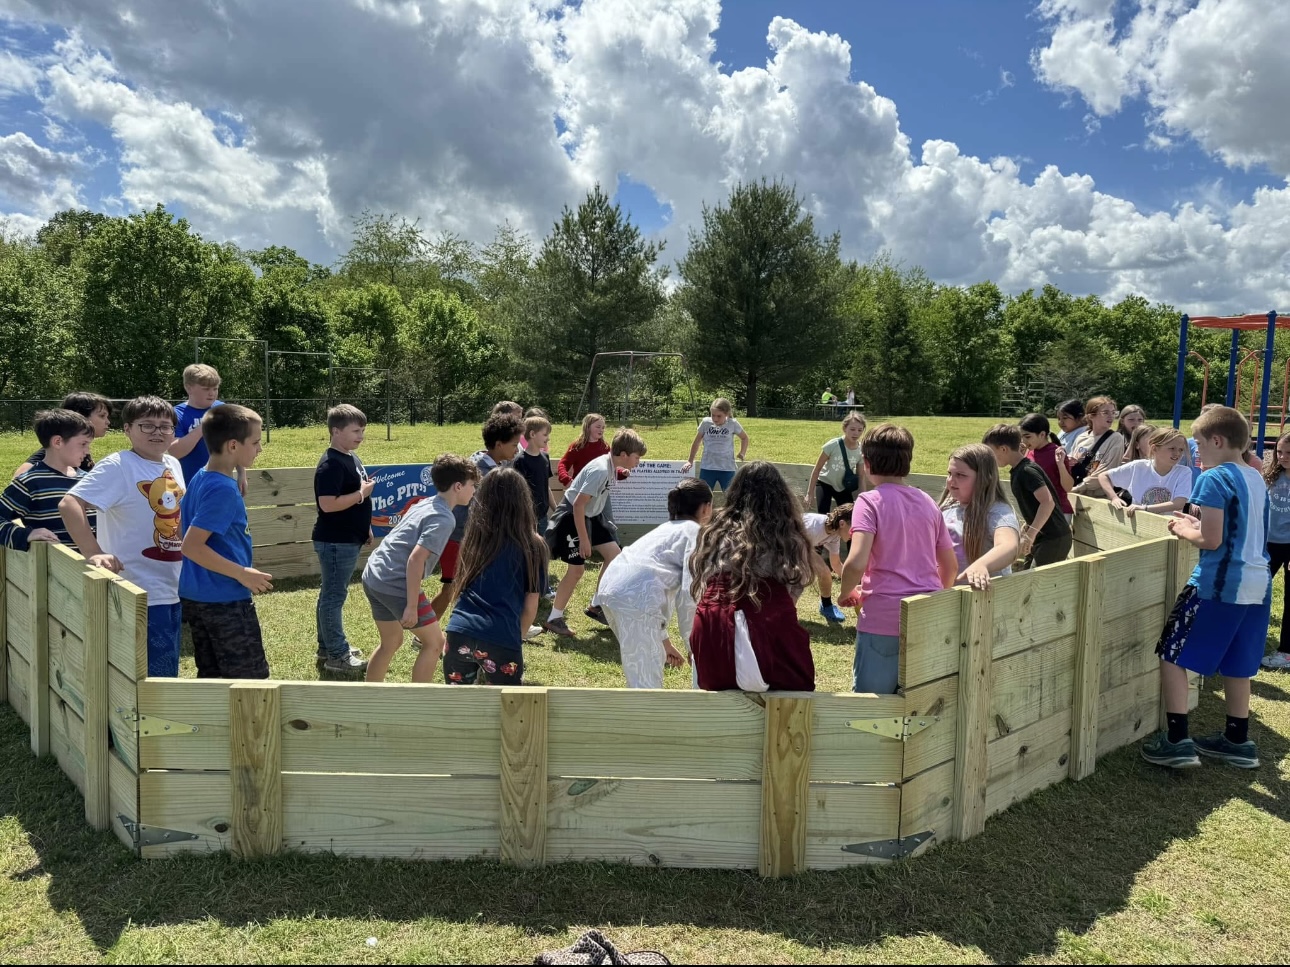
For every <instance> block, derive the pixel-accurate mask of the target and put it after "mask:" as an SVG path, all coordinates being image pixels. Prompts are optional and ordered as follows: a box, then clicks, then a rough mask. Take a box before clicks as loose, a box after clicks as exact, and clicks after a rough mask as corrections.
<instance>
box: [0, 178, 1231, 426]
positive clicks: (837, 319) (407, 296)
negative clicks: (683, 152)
mask: <svg viewBox="0 0 1290 967" xmlns="http://www.w3.org/2000/svg"><path fill="white" fill-rule="evenodd" d="M840 248H841V239H840V238H839V236H838V235H837V234H833V235H821V233H820V232H819V230H818V229H817V228H816V226H815V223H814V219H813V218H812V216H811V215H810V214H809V212H808V211H807V210H806V209H805V207H804V205H803V202H802V199H801V198H800V197H799V196H798V194H797V192H796V189H795V188H793V187H792V186H790V185H788V184H786V183H784V182H782V181H775V182H768V181H758V182H751V183H744V184H740V185H737V186H736V187H735V188H734V189H733V190H732V191H731V192H730V195H729V197H728V198H727V199H725V200H724V201H723V202H721V203H719V204H716V205H713V206H711V207H705V208H704V210H703V217H702V221H701V224H699V225H697V226H696V227H695V228H694V229H692V230H691V232H690V237H689V247H688V249H687V251H686V252H685V253H684V254H683V255H682V256H681V257H680V258H679V259H678V260H676V262H675V266H674V268H675V276H674V277H673V276H672V274H671V269H672V266H670V265H669V264H668V263H667V262H666V261H665V253H664V251H663V246H662V245H661V244H659V243H656V242H651V241H648V240H646V239H645V238H644V237H643V236H642V234H641V232H640V230H639V228H638V227H637V226H635V225H633V224H632V223H631V221H630V218H629V217H628V216H627V215H626V214H625V213H624V212H623V211H622V209H621V207H620V206H618V205H616V204H613V203H612V202H611V200H610V198H609V197H608V196H606V194H605V193H604V192H603V191H602V190H601V189H600V187H599V186H597V187H596V188H594V189H593V190H592V191H590V192H588V194H587V196H586V198H585V199H584V200H583V201H582V202H581V204H579V205H578V206H577V207H576V208H570V207H566V208H565V210H564V211H563V212H562V214H561V216H560V218H559V220H558V221H556V222H555V224H554V225H552V227H551V229H550V231H549V232H548V233H547V234H546V236H545V237H543V238H542V239H540V240H534V239H532V238H531V237H529V236H527V235H526V234H524V233H522V232H520V231H517V230H516V229H515V228H513V227H512V226H510V225H509V224H506V225H502V226H500V227H499V228H498V230H497V233H496V235H495V237H494V238H493V240H492V241H491V242H489V243H488V244H486V245H474V244H472V243H470V242H469V241H467V240H465V239H463V238H462V237H460V236H457V235H453V234H451V233H441V234H439V235H437V236H433V237H431V236H429V235H427V233H426V232H425V231H424V230H423V228H422V227H421V225H420V224H419V223H418V222H416V221H409V220H408V219H406V218H404V217H401V216H399V215H396V214H388V213H371V212H364V213H363V214H362V215H359V216H357V217H356V218H354V220H353V236H352V241H351V244H350V246H349V248H348V250H347V251H346V252H345V254H344V255H343V256H342V257H341V258H340V259H339V260H338V261H337V262H336V263H335V264H334V265H330V266H323V265H317V264H313V263H310V262H309V261H308V260H307V259H305V258H302V257H301V256H300V255H298V254H297V253H296V252H295V251H293V250H292V249H290V248H286V247H282V246H271V247H269V248H265V249H261V250H243V249H239V248H238V247H237V246H235V245H233V244H231V243H228V242H217V241H211V240H208V239H204V238H202V237H201V236H200V235H199V234H197V233H196V232H194V231H193V230H192V228H191V226H190V225H189V224H188V223H187V221H186V220H185V219H183V218H177V217H175V215H174V214H173V213H171V212H168V211H167V210H166V209H165V208H164V207H162V206H157V207H156V208H154V209H152V210H151V211H141V212H137V213H134V214H130V215H127V216H124V217H109V216H107V215H104V214H101V213H96V212H90V211H76V210H69V211H63V212H60V213H58V214H57V215H55V216H54V217H53V218H51V219H50V220H49V221H48V222H47V223H46V224H45V225H44V226H43V227H41V228H40V229H39V231H37V232H36V234H35V236H34V237H30V238H28V237H19V236H16V235H13V234H4V233H0V397H2V398H9V399H16V398H52V397H58V396H60V395H62V394H63V393H64V392H66V391H68V390H70V389H74V388H75V389H90V390H96V391H98V392H101V393H104V394H106V395H109V396H113V397H127V396H132V395H135V394H137V393H139V392H145V391H151V392H160V393H162V394H165V395H168V396H171V397H176V396H180V395H182V387H181V385H180V373H181V371H182V370H183V368H184V366H185V365H187V364H188V363H190V362H192V361H193V360H194V357H195V352H196V347H197V342H196V340H197V339H199V338H200V339H202V340H203V342H202V343H201V346H202V358H203V359H204V360H209V361H211V362H213V363H215V364H216V365H217V366H218V367H219V368H220V369H221V372H222V373H223V374H224V377H225V387H226V388H225V393H226V395H228V396H230V397H248V398H250V397H255V396H256V395H258V394H261V393H262V387H263V358H262V353H260V352H258V351H256V350H254V349H253V347H252V345H251V344H240V343H237V342H234V341H235V340H247V339H251V340H264V341H265V343H267V345H268V346H269V347H270V348H271V349H273V350H274V351H275V353H274V355H273V357H272V360H271V369H272V376H271V379H272V385H273V390H272V395H273V396H274V397H275V398H283V399H292V398H299V399H305V398H311V397H319V398H321V397H325V396H327V395H328V393H329V392H330V393H335V394H338V395H341V396H345V395H353V394H354V393H355V392H356V390H355V389H354V387H356V386H358V385H359V384H360V383H362V384H363V385H365V386H366V387H367V388H368V392H370V393H373V394H375V395H383V394H384V392H385V390H384V384H383V382H381V385H380V387H379V392H377V390H376V389H374V387H376V384H377V382H380V381H383V380H384V376H383V375H381V374H378V373H373V372H369V370H386V369H388V370H389V371H390V379H391V381H392V384H393V389H392V392H393V393H394V394H395V395H397V396H418V397H426V398H441V397H447V398H453V397H460V398H463V399H479V400H490V401H491V400H495V399H499V398H513V399H519V400H523V401H526V402H528V401H545V400H549V399H552V398H556V397H558V398H561V399H570V398H573V399H576V398H578V397H579V395H580V394H581V392H582V390H583V387H584V383H585V382H586V381H587V375H588V370H589V368H590V366H591V362H592V359H593V358H594V357H595V355H596V354H597V353H600V352H606V351H616V350H638V351H679V352H683V353H684V354H685V357H686V360H687V362H688V365H689V371H690V374H692V376H693V379H694V380H695V382H696V384H697V392H698V394H699V397H700V399H702V400H705V401H706V400H710V399H711V398H712V397H713V396H715V395H724V396H728V397H729V398H731V399H732V400H733V401H734V402H735V405H736V406H737V407H738V408H739V409H740V410H741V411H743V412H746V413H748V414H749V415H754V416H755V415H757V414H758V413H759V412H762V411H767V410H771V411H774V410H776V409H779V408H789V407H800V406H803V405H806V404H808V403H809V402H811V401H813V400H816V399H818V398H819V394H820V392H821V390H822V389H823V388H824V387H825V386H826V385H828V386H832V387H833V388H834V390H835V391H839V392H841V391H843V390H844V389H845V388H846V387H852V388H854V390H855V392H856V395H857V398H858V399H860V400H862V401H864V402H865V403H866V405H867V408H868V409H869V411H870V412H874V413H880V414H891V415H897V414H935V413H944V414H954V413H962V414H968V413H972V414H990V413H996V412H998V410H999V407H1000V402H1001V394H1002V393H1003V392H1004V388H1005V384H1008V383H1024V382H1028V381H1030V380H1032V379H1034V380H1042V381H1043V383H1044V385H1045V387H1046V397H1047V398H1046V399H1045V400H1044V403H1045V405H1047V406H1052V405H1054V404H1055V403H1056V402H1058V401H1059V400H1061V399H1065V398H1068V397H1084V396H1088V395H1091V394H1093V393H1095V392H1109V393H1111V394H1112V395H1113V396H1114V397H1115V398H1116V399H1117V400H1119V401H1120V402H1121V403H1129V402H1134V403H1138V404H1140V405H1142V406H1144V407H1146V409H1147V411H1148V413H1150V414H1152V415H1153V416H1155V415H1156V414H1160V415H1161V416H1163V415H1164V414H1165V413H1167V412H1168V411H1169V410H1170V409H1171V408H1172V402H1173V385H1174V366H1175V359H1176V352H1177V339H1178V312H1177V310H1176V309H1174V308H1173V307H1171V306H1167V305H1161V304H1152V303H1149V302H1147V301H1146V300H1145V299H1143V298H1140V297H1138V296H1130V297H1128V298H1125V299H1123V300H1121V301H1120V302H1118V303H1114V304H1108V303H1105V302H1103V301H1102V300H1101V299H1099V298H1097V297H1096V296H1075V295H1072V294H1069V293H1066V292H1062V291H1061V290H1059V289H1057V288H1055V287H1053V286H1044V287H1043V288H1042V289H1041V290H1038V291H1036V290H1027V291H1025V292H1022V293H1020V294H1018V295H1007V294H1005V293H1003V292H1001V291H1000V290H999V287H998V286H997V285H996V284H995V283H993V282H990V281H981V282H978V283H976V284H974V285H970V286H966V287H960V286H948V285H941V284H938V283H936V282H935V281H933V280H932V279H930V278H929V277H928V276H927V274H926V273H925V272H924V271H923V270H922V269H920V268H918V267H911V266H904V265H901V264H898V263H896V262H895V261H893V260H892V259H891V258H890V257H888V256H887V255H885V254H880V255H878V256H877V257H875V258H874V259H873V260H871V261H869V262H867V263H858V262H855V261H848V260H844V259H843V258H842V257H841V255H840ZM1247 338H1250V337H1247ZM1227 345H1228V343H1227V333H1219V332H1197V333H1194V334H1193V338H1192V347H1193V348H1194V349H1196V350H1198V351H1199V352H1200V353H1201V354H1202V355H1204V356H1206V357H1209V358H1211V359H1214V360H1217V359H1220V358H1221V359H1226V356H1227ZM1251 345H1252V346H1253V345H1254V344H1253V342H1252V343H1251ZM329 356H330V357H331V358H332V359H334V361H335V365H336V366H337V367H341V369H338V370H334V371H333V370H329V368H328V357H329ZM1224 371H1225V368H1224V367H1223V366H1222V365H1221V364H1219V363H1216V370H1215V372H1216V374H1220V375H1216V379H1218V380H1219V381H1220V382H1221V381H1222V379H1223V377H1222V375H1221V372H1224ZM338 373H339V374H341V376H343V377H344V379H343V381H342V383H341V385H340V386H337V379H338V375H337V374H338ZM345 374H348V375H345ZM355 374H358V375H357V376H356V375H355ZM624 379H625V374H624V372H623V371H622V370H621V369H613V368H609V369H607V370H605V371H604V373H603V374H602V375H599V376H598V377H597V378H596V379H595V380H593V385H592V386H591V388H590V389H591V392H590V394H589V395H590V400H591V403H592V405H597V404H598V403H599V401H600V400H601V399H603V398H605V397H606V396H608V397H611V398H612V397H613V395H614V394H615V393H621V392H622V391H623V386H622V383H623V381H624ZM633 379H634V382H633V397H634V398H638V397H640V396H642V395H649V396H651V397H653V398H658V399H663V400H669V399H676V400H678V401H681V400H686V399H688V387H687V385H686V383H687V373H686V372H685V368H684V367H682V366H681V365H680V364H679V363H678V361H676V360H663V359H660V360H657V361H655V362H653V363H651V364H649V365H646V366H643V367H640V368H638V369H637V370H636V371H635V372H634V374H633ZM1200 383H1201V375H1200V369H1199V367H1198V366H1191V367H1189V375H1188V384H1187V389H1188V406H1189V408H1190V409H1194V408H1195V407H1196V406H1198V405H1199V395H1200ZM1219 393H1220V394H1221V388H1220V390H1219ZM1213 395H1214V394H1212V393H1211V398H1213ZM275 415H276V416H277V417H278V421H279V422H285V421H286V420H287V419H288V418H289V417H288V415H287V414H286V413H285V412H283V411H282V407H275Z"/></svg>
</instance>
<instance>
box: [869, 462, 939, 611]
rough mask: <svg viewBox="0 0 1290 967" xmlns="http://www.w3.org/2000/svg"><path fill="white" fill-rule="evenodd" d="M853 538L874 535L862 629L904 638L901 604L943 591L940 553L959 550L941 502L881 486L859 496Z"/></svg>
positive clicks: (917, 492) (896, 486)
mask: <svg viewBox="0 0 1290 967" xmlns="http://www.w3.org/2000/svg"><path fill="white" fill-rule="evenodd" d="M851 533H853V534H855V533H864V534H872V535H873V550H872V551H871V552H870V554H869V567H868V568H867V569H866V570H865V572H864V580H863V581H862V582H861V584H860V586H861V588H862V589H863V590H864V591H865V592H866V595H865V598H864V607H863V610H862V611H861V612H860V621H859V630H860V631H864V632H867V633H869V634H873V635H898V634H900V599H901V598H907V597H909V596H910V595H914V594H929V593H931V592H933V591H940V590H941V573H940V570H939V568H938V567H937V564H936V552H937V551H938V550H939V549H941V548H951V549H952V548H953V547H954V544H953V542H952V541H951V540H950V532H949V528H947V527H946V526H945V519H944V518H943V517H942V516H941V512H940V510H939V509H937V507H936V501H934V500H932V498H931V497H929V496H927V494H925V493H923V492H922V491H921V490H919V489H918V488H917V487H907V486H902V485H901V484H889V483H885V484H879V485H878V486H877V487H875V488H874V489H873V490H869V491H866V492H865V493H862V494H857V495H856V499H855V510H854V511H852V513H851Z"/></svg>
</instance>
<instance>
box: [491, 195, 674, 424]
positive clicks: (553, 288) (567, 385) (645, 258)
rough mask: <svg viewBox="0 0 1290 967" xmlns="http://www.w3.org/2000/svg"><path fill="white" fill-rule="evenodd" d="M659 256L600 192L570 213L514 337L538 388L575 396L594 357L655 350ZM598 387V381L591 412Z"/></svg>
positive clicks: (550, 240)
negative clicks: (654, 329)
mask: <svg viewBox="0 0 1290 967" xmlns="http://www.w3.org/2000/svg"><path fill="white" fill-rule="evenodd" d="M661 250H662V246H661V245H657V244H654V243H652V242H644V241H642V240H641V234H640V230H639V229H638V228H637V227H636V226H635V225H633V224H631V222H630V221H628V219H627V218H626V217H625V216H624V215H623V212H622V209H621V208H620V207H619V206H618V205H611V204H610V203H609V198H608V196H607V195H605V193H604V192H603V191H601V190H600V186H599V185H597V186H596V187H595V188H594V189H593V190H592V191H590V192H588V193H587V197H586V199H585V200H584V201H583V203H582V204H581V205H579V206H578V209H577V211H573V210H571V209H569V208H568V207H567V206H566V207H565V209H564V213H563V214H562V215H561V217H560V220H559V221H558V222H556V223H555V226H554V228H553V229H552V231H551V234H550V235H548V236H547V237H546V239H545V240H544V241H543V243H542V248H541V251H540V252H539V254H538V258H537V262H536V264H535V265H534V267H533V270H532V272H531V273H530V275H529V279H528V284H527V296H528V297H527V299H526V301H525V311H526V319H525V323H524V325H523V326H522V327H521V328H520V329H519V330H518V331H516V333H515V343H514V349H515V350H517V351H518V353H519V354H520V355H521V358H524V359H526V360H527V361H528V366H529V367H530V375H531V377H532V381H533V383H534V385H535V387H536V388H538V389H539V390H540V391H544V392H548V393H555V392H563V393H565V394H569V393H570V392H571V391H572V392H576V387H579V386H581V385H582V383H583V380H584V379H585V378H586V374H587V373H588V371H589V370H590V368H591V362H592V360H593V359H594V358H595V356H596V354H597V353H600V352H608V351H615V350H627V349H640V350H648V349H653V348H654V346H653V344H652V343H651V342H650V341H649V339H650V336H651V335H652V330H651V328H650V322H651V321H652V320H653V319H654V317H655V315H656V314H657V312H658V311H659V309H660V308H662V306H663V303H664V298H665V297H664V294H663V279H664V277H665V272H664V271H662V270H659V269H657V268H655V262H656V261H657V260H658V256H659V252H660V251H661ZM597 384H598V379H597V378H596V377H593V378H592V381H591V386H590V399H591V405H592V407H593V408H594V407H595V406H597V405H598V402H599V393H598V385H597Z"/></svg>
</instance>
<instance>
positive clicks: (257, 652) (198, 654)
mask: <svg viewBox="0 0 1290 967" xmlns="http://www.w3.org/2000/svg"><path fill="white" fill-rule="evenodd" d="M182 604H183V611H184V620H185V621H187V622H188V627H189V630H191V631H192V634H193V658H194V659H195V660H196V662H197V677H198V678H268V677H269V662H268V660H267V659H266V658H265V657H264V637H263V635H262V634H261V633H260V616H259V615H258V614H256V611H255V602H254V601H253V600H252V599H250V598H247V599H245V600H244V601H223V602H219V603H214V602H209V601H189V600H184V601H183V602H182Z"/></svg>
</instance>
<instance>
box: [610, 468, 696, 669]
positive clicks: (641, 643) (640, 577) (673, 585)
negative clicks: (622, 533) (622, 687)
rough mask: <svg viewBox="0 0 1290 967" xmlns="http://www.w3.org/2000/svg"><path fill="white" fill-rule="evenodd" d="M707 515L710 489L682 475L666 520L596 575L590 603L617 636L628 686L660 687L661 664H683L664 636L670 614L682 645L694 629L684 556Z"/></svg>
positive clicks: (671, 495)
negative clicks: (597, 584)
mask: <svg viewBox="0 0 1290 967" xmlns="http://www.w3.org/2000/svg"><path fill="white" fill-rule="evenodd" d="M710 516H712V488H711V487H709V486H708V485H707V484H706V483H704V482H703V481H702V480H698V479H696V478H694V477H686V478H685V479H683V480H681V481H680V482H679V483H678V484H677V485H676V486H675V487H674V488H672V490H671V491H669V492H668V495H667V517H668V521H667V523H666V524H660V525H659V526H658V527H655V528H654V529H653V530H652V531H650V532H649V533H648V534H646V535H645V536H644V537H642V538H641V539H640V540H638V541H636V542H635V543H634V544H631V545H629V546H628V547H627V548H625V549H624V550H623V552H622V553H621V554H619V555H618V556H617V557H616V558H614V559H613V561H612V562H610V563H609V564H608V565H607V566H606V567H605V572H604V574H603V575H601V579H600V588H599V589H598V590H597V591H596V603H597V604H599V605H600V606H601V607H602V608H604V611H605V619H606V620H607V621H608V622H609V627H610V628H611V629H612V630H613V632H614V637H615V638H617V639H618V647H619V649H620V650H621V652H622V660H623V676H624V677H625V678H626V679H627V687H628V688H662V687H663V668H664V666H665V665H666V666H667V667H669V668H680V667H681V666H682V665H684V664H685V658H684V657H683V656H682V655H681V653H680V652H679V651H677V650H676V649H675V648H673V647H672V642H671V641H669V640H668V637H667V622H668V618H670V617H671V616H672V614H674V613H675V615H676V626H677V628H679V629H680V631H681V640H683V641H685V642H686V643H687V644H688V643H689V641H690V631H691V630H692V629H693V627H694V598H692V597H691V596H690V582H691V578H690V564H689V561H690V555H691V554H692V553H694V545H695V542H696V541H697V540H698V537H699V528H700V527H702V526H703V525H704V524H706V523H707V522H708V518H709V517H710Z"/></svg>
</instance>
